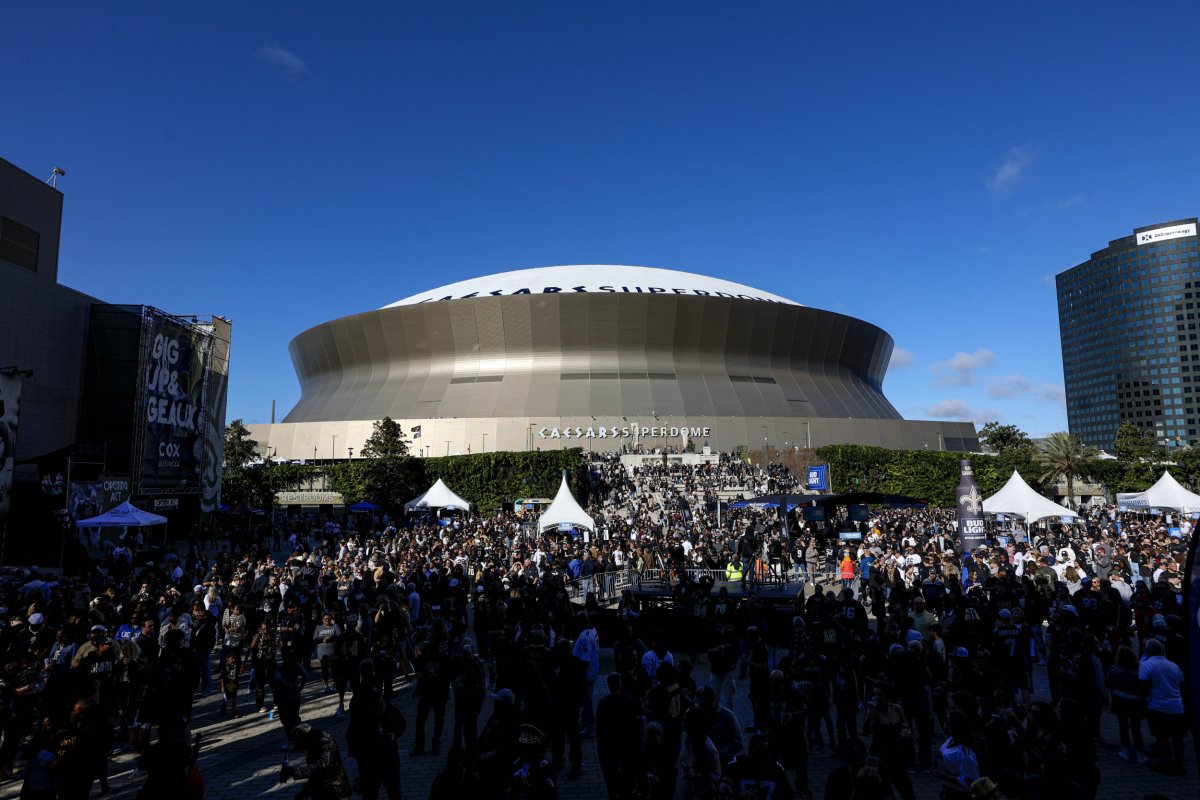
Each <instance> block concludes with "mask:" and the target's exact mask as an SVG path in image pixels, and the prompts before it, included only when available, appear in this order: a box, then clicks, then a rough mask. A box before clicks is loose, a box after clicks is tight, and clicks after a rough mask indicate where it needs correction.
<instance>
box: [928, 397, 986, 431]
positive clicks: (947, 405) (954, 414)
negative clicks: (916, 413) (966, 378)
mask: <svg viewBox="0 0 1200 800" xmlns="http://www.w3.org/2000/svg"><path fill="white" fill-rule="evenodd" d="M925 415H926V416H927V417H928V418H929V419H944V420H955V421H958V422H974V423H975V424H976V425H982V424H983V423H985V422H987V421H988V420H992V419H999V418H1000V412H999V411H997V410H996V409H994V408H971V407H970V406H968V405H967V404H966V403H964V402H963V401H962V400H958V399H951V400H941V401H939V402H937V403H934V404H933V405H931V406H929V407H928V408H926V409H925Z"/></svg>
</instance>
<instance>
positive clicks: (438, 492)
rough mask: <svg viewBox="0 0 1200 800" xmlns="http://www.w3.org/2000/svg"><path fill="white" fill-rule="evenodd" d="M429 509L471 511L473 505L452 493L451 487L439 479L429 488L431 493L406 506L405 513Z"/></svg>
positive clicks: (410, 501) (426, 493)
mask: <svg viewBox="0 0 1200 800" xmlns="http://www.w3.org/2000/svg"><path fill="white" fill-rule="evenodd" d="M428 508H453V509H457V510H459V511H470V510H471V504H470V503H468V502H467V501H466V500H463V499H462V498H461V497H459V496H458V495H456V494H455V493H454V492H452V491H450V487H448V486H446V484H444V483H442V479H441V478H438V479H437V483H435V484H433V486H430V487H429V491H427V492H425V493H424V494H422V495H421V496H420V497H417V498H414V499H412V500H409V501H408V502H407V503H405V504H404V510H405V511H422V510H424V509H428Z"/></svg>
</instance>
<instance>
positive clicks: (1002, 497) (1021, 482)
mask: <svg viewBox="0 0 1200 800" xmlns="http://www.w3.org/2000/svg"><path fill="white" fill-rule="evenodd" d="M983 513H984V514H1012V515H1013V516H1015V517H1020V518H1021V519H1023V520H1025V522H1026V523H1027V524H1031V525H1032V524H1033V523H1035V522H1037V521H1038V520H1039V519H1045V518H1046V517H1071V518H1073V519H1078V518H1079V515H1078V514H1076V513H1075V512H1074V511H1071V510H1070V509H1068V508H1064V507H1063V506H1060V505H1059V504H1058V503H1055V502H1053V501H1051V500H1047V499H1046V498H1045V497H1042V496H1041V495H1040V494H1038V493H1037V492H1035V491H1034V490H1033V489H1032V488H1031V487H1030V486H1029V484H1028V483H1026V482H1025V479H1024V478H1022V477H1021V473H1019V472H1017V471H1016V470H1013V474H1012V477H1011V478H1009V479H1008V483H1006V484H1004V486H1003V487H1001V489H1000V491H998V492H996V493H995V494H994V495H992V496H991V497H989V498H987V499H986V500H984V501H983Z"/></svg>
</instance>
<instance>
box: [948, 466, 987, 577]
mask: <svg viewBox="0 0 1200 800" xmlns="http://www.w3.org/2000/svg"><path fill="white" fill-rule="evenodd" d="M959 466H960V468H961V477H960V478H959V481H958V489H957V490H956V491H955V493H954V496H955V501H956V502H955V505H956V506H957V507H958V548H959V552H961V553H964V554H965V553H969V552H971V551H972V550H975V549H976V548H977V547H981V546H982V545H983V543H984V540H985V539H986V538H987V532H986V531H985V530H984V527H983V495H981V494H980V493H979V487H978V486H977V485H976V484H975V473H974V471H972V469H971V462H970V461H965V460H964V461H960V462H959Z"/></svg>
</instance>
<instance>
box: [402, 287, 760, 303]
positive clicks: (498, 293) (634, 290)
mask: <svg viewBox="0 0 1200 800" xmlns="http://www.w3.org/2000/svg"><path fill="white" fill-rule="evenodd" d="M588 292H611V293H621V292H625V293H629V294H690V295H699V296H701V297H729V298H736V299H739V300H759V301H761V302H764V303H779V302H782V301H781V300H774V299H771V298H769V297H755V296H754V295H752V294H732V293H730V292H710V291H706V290H704V289H678V288H670V289H667V288H663V287H661V286H597V287H590V286H567V287H562V286H542V287H540V288H539V287H532V288H522V289H514V290H512V291H507V292H506V291H505V290H503V289H496V290H495V291H492V292H470V293H469V294H460V295H453V294H448V295H445V296H444V297H426V298H424V299H422V300H417V301H416V303H430V302H436V301H439V300H467V299H469V298H472V297H503V296H504V295H514V294H574V293H580V294H585V293H588Z"/></svg>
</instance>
